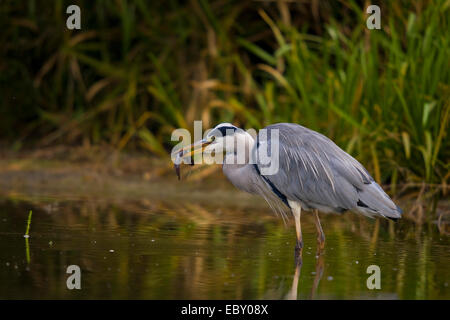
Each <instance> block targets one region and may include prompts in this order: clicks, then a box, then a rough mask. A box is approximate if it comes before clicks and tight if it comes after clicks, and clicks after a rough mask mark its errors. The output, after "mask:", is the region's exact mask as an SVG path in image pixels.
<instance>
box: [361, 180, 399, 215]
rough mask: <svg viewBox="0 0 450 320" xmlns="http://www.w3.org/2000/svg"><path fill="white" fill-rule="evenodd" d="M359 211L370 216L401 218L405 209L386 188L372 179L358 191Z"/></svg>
mask: <svg viewBox="0 0 450 320" xmlns="http://www.w3.org/2000/svg"><path fill="white" fill-rule="evenodd" d="M358 195H359V200H358V202H357V208H356V209H357V211H359V212H360V213H362V214H364V215H368V216H382V217H385V218H388V219H391V220H394V221H396V220H398V219H400V218H401V216H402V213H403V210H402V209H401V208H400V207H399V206H397V205H396V204H395V203H394V202H393V201H392V199H391V198H389V196H388V195H387V194H386V192H384V190H383V189H382V188H381V187H380V186H379V185H378V183H376V182H375V181H372V183H370V184H366V185H365V186H364V189H363V190H361V191H359V192H358Z"/></svg>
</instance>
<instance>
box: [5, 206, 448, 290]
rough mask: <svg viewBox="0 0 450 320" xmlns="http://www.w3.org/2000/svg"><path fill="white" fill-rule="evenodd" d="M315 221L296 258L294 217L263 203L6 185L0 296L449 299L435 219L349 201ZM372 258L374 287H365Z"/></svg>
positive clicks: (444, 244)
mask: <svg viewBox="0 0 450 320" xmlns="http://www.w3.org/2000/svg"><path fill="white" fill-rule="evenodd" d="M232 202H233V201H232V200H231V201H229V203H232ZM29 210H33V215H32V221H31V230H30V235H31V236H30V238H29V239H28V244H27V243H26V242H27V241H26V239H25V238H24V237H23V235H24V232H25V229H26V223H27V218H28V212H29ZM322 224H323V228H324V231H325V234H326V236H327V241H326V247H325V250H324V251H323V252H321V253H317V252H316V234H315V228H314V224H313V220H312V217H309V216H307V215H306V214H305V216H304V217H303V218H302V226H303V233H304V242H305V247H304V250H303V254H302V264H301V266H299V265H296V263H295V259H294V239H295V228H294V226H293V223H292V221H291V222H289V223H288V224H287V225H286V226H285V225H284V224H283V222H282V220H281V219H279V218H277V217H275V216H273V215H272V213H271V212H270V210H269V209H268V208H267V207H266V206H265V205H257V206H253V205H247V206H243V207H233V208H227V206H225V205H222V206H221V205H219V204H217V203H214V204H210V205H208V204H204V203H202V204H199V203H198V201H190V200H186V201H180V200H179V199H176V200H173V201H171V200H170V199H169V200H168V199H165V200H158V199H155V200H152V199H145V200H141V201H121V202H114V201H108V200H101V199H92V198H91V199H89V200H86V199H62V198H58V197H45V198H37V199H36V198H34V199H24V198H21V197H3V198H0V298H1V299H110V298H114V299H450V288H449V282H450V277H449V276H450V271H449V262H450V241H449V238H448V236H444V235H440V234H439V233H438V231H437V228H436V227H435V226H433V225H430V226H422V227H419V226H415V225H413V224H412V223H410V222H407V221H401V222H399V223H396V224H394V223H390V222H389V221H384V220H380V221H379V222H376V220H368V219H367V218H364V217H358V216H356V215H355V214H352V213H347V214H344V215H342V216H337V215H329V216H325V217H323V218H322ZM69 265H78V266H80V268H81V273H82V276H81V286H82V288H81V290H68V289H67V287H66V279H67V277H68V276H69V275H68V274H67V273H66V269H67V267H68V266H69ZM370 265H378V266H379V267H380V270H381V289H380V290H369V289H368V288H367V285H366V281H367V278H368V277H369V274H367V273H366V270H367V267H368V266H370Z"/></svg>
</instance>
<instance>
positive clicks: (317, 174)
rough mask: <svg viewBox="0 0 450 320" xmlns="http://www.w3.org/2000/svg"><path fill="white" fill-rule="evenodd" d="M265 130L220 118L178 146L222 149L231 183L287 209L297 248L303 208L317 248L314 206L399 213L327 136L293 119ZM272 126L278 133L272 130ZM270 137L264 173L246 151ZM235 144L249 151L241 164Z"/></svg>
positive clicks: (189, 150)
mask: <svg viewBox="0 0 450 320" xmlns="http://www.w3.org/2000/svg"><path fill="white" fill-rule="evenodd" d="M264 130H265V134H264V135H262V134H261V131H260V133H259V134H258V135H257V136H256V138H253V136H252V135H250V134H249V133H248V132H246V131H244V130H242V129H240V128H238V127H236V126H234V125H232V124H230V123H221V124H219V125H217V126H216V127H215V128H213V129H212V130H211V131H209V132H208V133H207V135H206V137H205V138H204V139H202V140H200V141H198V142H195V143H194V144H191V145H190V146H187V147H185V148H183V149H182V151H181V152H180V154H181V156H180V157H181V158H184V157H187V156H193V154H195V153H199V152H203V151H204V149H205V148H206V147H207V146H213V147H214V150H222V151H223V154H224V155H225V157H224V161H223V173H224V174H225V176H226V177H227V178H228V179H229V180H230V182H231V183H232V184H233V185H234V186H235V187H237V188H238V189H240V190H243V191H246V192H249V193H253V194H257V195H260V196H262V197H263V198H264V199H265V200H266V201H267V202H268V203H269V205H270V206H271V207H272V209H274V210H275V211H277V212H280V213H281V214H282V216H285V214H286V213H285V210H290V211H291V212H292V215H293V216H294V218H295V227H296V235H297V242H296V249H297V250H300V249H301V248H302V247H303V240H302V239H303V238H302V229H301V223H300V216H301V212H302V211H313V214H314V221H315V225H316V228H317V232H318V238H317V240H318V243H319V246H320V247H322V248H323V246H324V243H325V234H324V232H323V229H322V226H321V224H320V219H319V215H318V211H321V212H325V213H329V212H336V213H343V212H344V211H347V210H350V211H353V212H356V213H360V214H363V215H366V216H370V217H385V218H389V219H392V220H397V219H398V218H400V217H401V214H402V210H401V209H400V208H399V207H398V206H397V205H395V203H394V202H393V201H392V200H391V198H390V197H389V196H388V195H387V194H386V193H385V192H384V190H383V189H382V188H381V187H380V185H379V184H378V183H376V182H375V181H374V179H373V178H372V177H371V175H370V174H369V173H368V171H367V170H366V169H365V168H364V167H363V166H362V165H361V164H360V163H359V162H358V161H357V160H356V159H355V158H353V157H352V156H350V155H349V154H348V153H346V152H345V151H343V150H342V149H341V148H339V147H338V146H337V145H336V144H335V143H334V142H333V141H332V140H330V139H329V138H327V137H326V136H324V135H322V134H320V133H318V132H316V131H313V130H311V129H308V128H306V127H303V126H301V125H298V124H293V123H278V124H273V125H270V126H267V127H266V128H264ZM274 130H275V131H277V135H272V132H275V131H274ZM273 136H277V141H276V142H277V147H278V170H276V171H275V172H273V173H270V174H265V173H263V168H264V165H263V164H262V163H261V162H260V161H259V160H258V159H259V158H258V157H254V158H256V161H250V160H251V159H252V157H251V156H250V155H255V154H257V153H258V152H259V151H261V150H260V149H261V148H269V149H270V147H271V146H272V145H273V144H274V142H275V141H274V139H273ZM227 141H228V142H227ZM230 141H231V142H232V143H230ZM236 143H237V144H241V145H245V146H246V147H247V148H248V149H249V150H250V152H249V153H248V154H247V155H246V156H245V159H244V162H243V163H236V148H235V145H236ZM253 160H255V159H253Z"/></svg>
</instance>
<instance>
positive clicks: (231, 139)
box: [183, 123, 253, 156]
mask: <svg viewBox="0 0 450 320" xmlns="http://www.w3.org/2000/svg"><path fill="white" fill-rule="evenodd" d="M249 141H253V138H252V136H251V135H250V134H249V133H247V132H245V131H244V130H242V129H241V128H238V127H236V126H234V125H232V124H231V123H221V124H219V125H217V126H216V127H214V128H213V129H211V130H210V131H209V132H208V133H207V134H206V136H205V138H204V139H202V140H200V141H197V142H195V143H194V144H191V145H190V146H187V147H185V148H184V149H183V150H184V152H183V156H192V155H194V154H196V153H199V152H203V151H204V150H205V148H206V147H208V149H209V150H214V151H215V152H221V151H223V152H225V153H236V150H237V148H239V145H243V146H244V147H246V148H247V147H248V145H249V143H248V142H249Z"/></svg>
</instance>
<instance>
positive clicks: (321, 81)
mask: <svg viewBox="0 0 450 320" xmlns="http://www.w3.org/2000/svg"><path fill="white" fill-rule="evenodd" d="M72 2H73V1H33V0H29V1H3V2H2V4H1V6H0V27H1V30H2V32H1V33H0V37H1V43H2V46H1V49H0V52H1V59H0V88H1V95H2V99H1V102H0V112H1V117H0V135H1V139H2V141H4V142H5V141H6V142H7V145H8V146H9V147H10V148H15V149H19V148H23V147H24V146H31V147H40V146H47V145H54V144H61V143H64V144H80V143H84V144H102V143H106V144H109V145H112V146H114V147H116V148H117V149H119V150H121V149H124V148H125V149H129V150H132V149H145V150H149V151H150V152H151V153H152V154H154V155H157V156H166V155H167V153H168V151H169V150H170V147H171V142H170V133H171V131H172V130H173V129H175V128H178V127H186V128H191V127H192V125H193V121H194V120H197V119H201V120H203V124H204V127H205V128H210V127H211V126H213V125H215V124H216V123H218V122H222V121H228V122H234V123H235V124H237V125H241V126H243V127H245V128H255V129H258V128H261V127H263V126H265V125H268V124H270V123H274V122H283V121H288V122H297V123H299V124H302V125H305V126H307V127H309V128H312V129H314V130H318V131H320V132H322V133H324V134H326V135H328V136H329V137H330V138H332V139H333V140H334V141H336V142H337V143H338V144H339V145H340V146H341V147H342V148H343V149H345V150H346V151H348V152H349V153H351V154H353V155H354V156H355V157H357V158H358V159H359V160H360V161H361V162H362V163H364V164H365V165H366V166H367V167H368V169H369V170H370V171H371V172H372V173H373V174H374V177H375V179H377V180H378V181H382V182H384V183H392V185H393V186H395V185H396V184H398V182H401V183H406V182H408V183H410V184H417V183H422V182H423V181H425V182H427V183H428V184H430V185H436V184H439V185H441V186H442V185H444V186H445V185H446V181H447V180H448V178H449V176H450V171H449V159H450V142H449V139H448V134H447V127H448V121H449V112H450V66H449V64H450V59H449V57H450V36H449V35H450V2H449V1H444V0H442V1H439V0H438V1H426V0H416V1H385V2H383V3H382V4H381V5H380V6H381V20H382V23H381V25H382V29H381V30H368V29H367V27H366V19H367V17H368V14H366V12H365V8H366V6H367V5H368V4H369V3H367V2H362V1H320V2H319V1H315V0H312V1H302V2H298V3H297V2H295V1H291V2H285V1H245V0H239V1H234V0H230V1H222V0H214V1H206V0H192V1H144V0H136V1H125V0H122V1H120V0H117V1H109V0H98V1H87V0H86V1H77V2H76V3H77V4H78V5H79V6H80V7H81V16H82V29H81V30H79V31H77V30H74V31H70V30H67V28H66V25H65V24H66V18H67V16H68V15H67V14H66V12H65V11H66V7H67V6H68V5H70V4H72Z"/></svg>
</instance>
